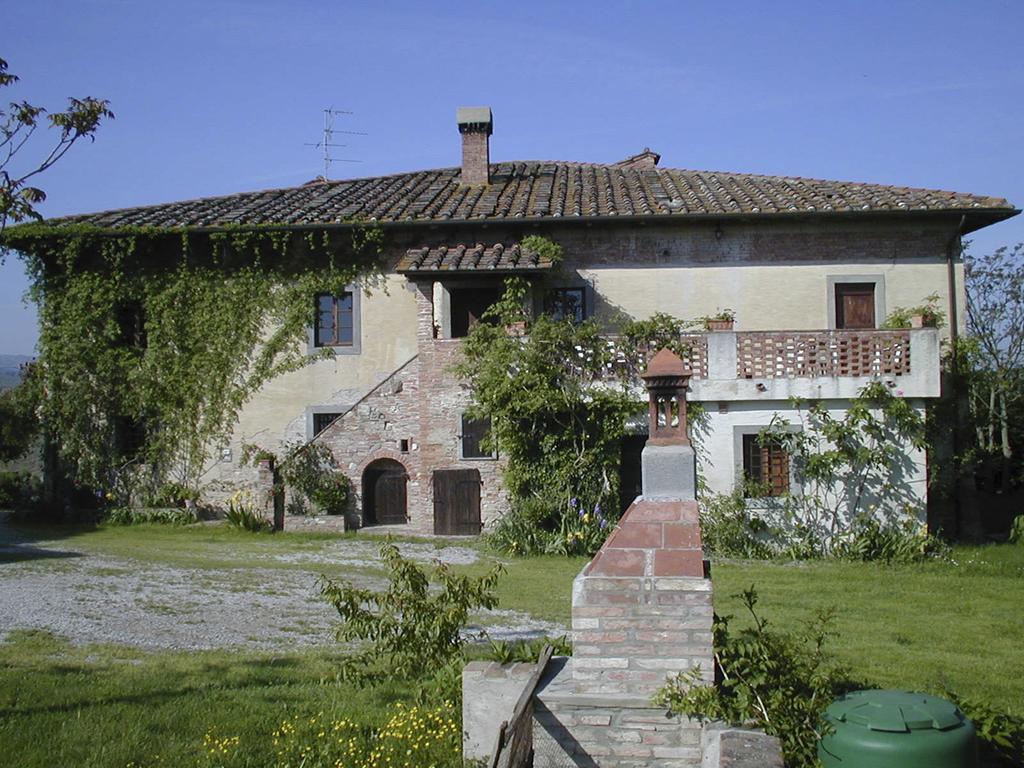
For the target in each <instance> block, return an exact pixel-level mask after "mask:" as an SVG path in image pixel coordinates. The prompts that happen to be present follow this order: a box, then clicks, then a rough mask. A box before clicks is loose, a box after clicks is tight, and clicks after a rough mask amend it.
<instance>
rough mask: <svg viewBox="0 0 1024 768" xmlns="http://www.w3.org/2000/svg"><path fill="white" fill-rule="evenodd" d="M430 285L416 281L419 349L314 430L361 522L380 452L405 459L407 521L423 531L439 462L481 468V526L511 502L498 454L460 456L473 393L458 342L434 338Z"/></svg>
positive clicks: (430, 521) (428, 529)
mask: <svg viewBox="0 0 1024 768" xmlns="http://www.w3.org/2000/svg"><path fill="white" fill-rule="evenodd" d="M432 290H433V289H432V285H431V284H430V283H422V284H417V285H416V291H415V298H416V304H417V315H416V318H417V324H416V333H417V346H418V349H419V354H418V355H417V356H416V357H415V358H414V359H412V360H410V361H409V362H408V363H406V364H405V365H404V366H402V367H400V368H399V369H398V370H397V371H395V372H394V373H393V374H392V375H391V376H389V377H387V378H386V379H384V381H382V382H381V383H380V384H378V385H377V386H376V387H375V388H374V389H373V390H371V391H370V393H369V394H367V395H366V396H365V397H363V398H362V399H361V400H360V401H359V402H358V403H357V404H356V405H355V406H354V407H353V408H351V409H350V410H349V411H348V412H346V413H344V415H343V416H342V417H341V418H339V419H337V420H336V421H335V422H334V423H333V424H331V425H330V426H329V427H327V429H325V430H324V431H323V432H322V433H321V434H320V435H319V436H318V437H317V440H318V441H319V442H322V443H323V444H324V445H326V446H327V447H328V448H330V449H331V451H332V453H333V454H334V457H335V459H336V460H337V462H338V464H339V467H340V468H341V470H342V471H344V472H345V473H346V474H347V475H348V477H349V480H350V481H351V482H352V487H353V489H354V491H355V494H354V506H353V510H352V515H353V518H354V520H353V522H354V523H355V524H357V525H359V524H361V523H362V522H363V519H362V513H361V511H362V498H363V489H362V477H363V472H364V471H365V470H366V468H367V467H368V466H369V465H370V464H371V463H372V462H373V461H376V460H377V459H381V458H388V459H393V460H395V461H397V462H399V463H400V464H401V465H402V466H403V467H405V470H406V474H407V476H408V483H407V486H406V496H407V504H408V512H409V523H410V525H412V527H413V528H414V529H415V530H416V531H418V532H422V533H433V531H434V518H433V503H434V496H433V472H434V471H435V470H442V469H474V470H476V471H478V472H479V473H480V483H481V486H480V509H481V520H482V522H483V524H484V526H487V525H488V524H489V523H492V522H493V521H494V520H496V519H497V518H499V517H500V516H501V515H502V514H503V513H504V512H505V511H506V509H507V501H506V496H505V493H504V490H503V489H502V486H501V462H500V460H494V459H463V458H461V434H460V433H461V428H462V422H461V416H462V414H463V412H464V411H465V410H466V408H467V407H468V405H469V402H470V394H469V391H468V389H466V387H465V386H464V385H463V384H462V383H461V382H460V381H459V380H458V379H457V378H456V377H455V375H454V374H453V373H452V372H451V370H450V369H451V366H452V365H453V364H454V363H455V360H456V358H457V355H458V351H459V347H460V343H461V342H460V341H459V340H457V339H435V338H434V315H433V293H432ZM403 440H405V441H406V445H407V448H408V450H407V451H405V452H402V450H401V446H402V441H403Z"/></svg>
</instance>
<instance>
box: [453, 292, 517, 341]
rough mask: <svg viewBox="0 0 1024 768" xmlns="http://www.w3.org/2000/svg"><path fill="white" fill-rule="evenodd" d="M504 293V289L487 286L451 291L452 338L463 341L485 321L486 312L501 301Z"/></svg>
mask: <svg viewBox="0 0 1024 768" xmlns="http://www.w3.org/2000/svg"><path fill="white" fill-rule="evenodd" d="M504 293H505V289H504V288H496V287H487V286H479V287H474V288H451V289H449V295H450V297H451V337H452V338H453V339H461V338H463V337H465V336H468V335H469V331H470V329H471V328H472V327H473V326H474V325H476V324H477V323H479V322H481V321H482V320H483V315H484V312H486V311H487V310H488V309H490V307H491V305H492V304H495V303H496V302H498V301H500V300H501V297H502V296H503V295H504ZM492 322H493V321H492Z"/></svg>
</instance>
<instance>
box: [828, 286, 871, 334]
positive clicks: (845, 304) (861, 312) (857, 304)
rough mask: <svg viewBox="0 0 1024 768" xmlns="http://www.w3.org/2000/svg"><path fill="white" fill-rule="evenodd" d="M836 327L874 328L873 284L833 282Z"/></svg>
mask: <svg viewBox="0 0 1024 768" xmlns="http://www.w3.org/2000/svg"><path fill="white" fill-rule="evenodd" d="M835 292H836V294H835V308H836V315H835V321H836V328H848V329H858V328H875V327H876V325H875V284H874V283H873V282H871V283H836V284H835Z"/></svg>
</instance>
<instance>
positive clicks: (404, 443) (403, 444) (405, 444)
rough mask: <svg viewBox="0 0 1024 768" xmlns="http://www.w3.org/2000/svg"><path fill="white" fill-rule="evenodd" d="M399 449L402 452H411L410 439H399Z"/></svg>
mask: <svg viewBox="0 0 1024 768" xmlns="http://www.w3.org/2000/svg"><path fill="white" fill-rule="evenodd" d="M398 450H399V451H401V452H402V453H408V452H409V441H408V440H406V439H402V440H399V441H398Z"/></svg>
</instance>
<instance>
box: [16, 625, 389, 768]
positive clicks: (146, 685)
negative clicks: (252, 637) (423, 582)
mask: <svg viewBox="0 0 1024 768" xmlns="http://www.w3.org/2000/svg"><path fill="white" fill-rule="evenodd" d="M337 658H338V656H337V652H336V649H330V650H320V651H308V652H302V653H287V654H267V653H258V654H257V653H231V652H227V651H217V652H212V651H210V652H189V653H166V652H165V653H159V654H154V653H145V652H141V651H136V650H133V649H126V648H119V647H111V646H85V647H74V646H72V645H69V644H68V643H66V642H64V641H62V640H60V639H58V638H55V637H53V636H52V635H49V634H47V633H42V632H14V633H11V635H10V636H9V637H8V639H7V641H6V642H5V643H3V644H0V745H2V749H3V753H4V754H6V755H17V764H18V765H19V766H23V767H24V768H34V767H36V766H38V767H39V768H50V766H54V765H75V766H81V768H100V767H101V766H103V767H106V766H117V768H124V766H127V765H129V764H132V763H134V764H135V765H139V766H154V765H156V766H190V765H206V764H207V761H206V754H205V753H204V746H203V736H204V734H206V733H208V732H212V733H213V734H215V735H216V736H218V737H221V738H223V737H229V736H238V737H239V746H238V750H237V752H238V754H237V757H236V758H235V759H234V760H232V761H231V764H232V765H245V764H247V763H251V764H253V765H266V764H268V762H271V761H270V760H268V758H270V757H271V756H272V755H274V747H273V743H272V742H273V734H272V732H273V730H274V728H276V727H277V726H278V725H279V724H280V723H281V722H282V721H283V720H284V719H285V718H288V717H296V716H299V717H310V716H314V715H316V714H318V713H320V712H324V713H330V716H331V717H337V718H342V717H344V718H350V719H352V720H354V721H356V722H358V723H360V724H362V725H366V726H378V725H380V724H382V723H383V722H384V720H385V719H386V717H387V714H386V708H387V707H388V705H389V704H392V703H393V702H397V701H403V700H405V699H406V698H407V691H406V689H405V687H404V686H402V685H401V684H400V683H398V682H394V683H393V684H389V685H386V686H383V687H381V688H376V689H373V690H360V689H356V688H353V687H351V686H349V685H346V684H344V683H339V682H337V681H335V679H334V676H335V671H336V667H337Z"/></svg>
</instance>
